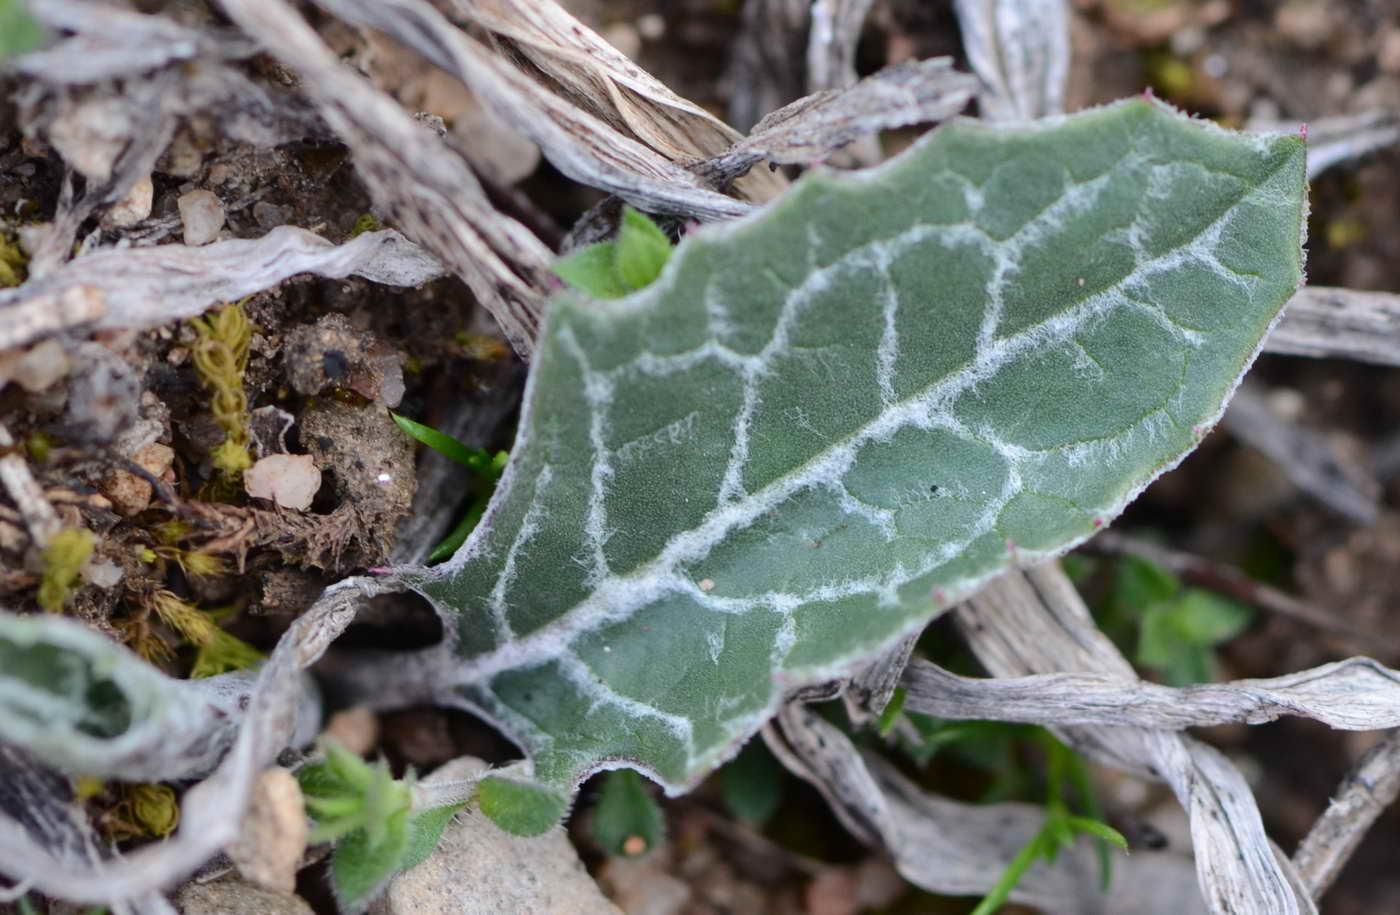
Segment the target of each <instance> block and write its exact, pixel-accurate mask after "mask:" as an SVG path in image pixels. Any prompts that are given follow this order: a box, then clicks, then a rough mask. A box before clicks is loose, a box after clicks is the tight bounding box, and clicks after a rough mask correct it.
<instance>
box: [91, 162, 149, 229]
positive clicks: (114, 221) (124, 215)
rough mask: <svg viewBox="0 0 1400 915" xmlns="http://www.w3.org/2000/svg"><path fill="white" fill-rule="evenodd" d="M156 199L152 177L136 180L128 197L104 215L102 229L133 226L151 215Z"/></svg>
mask: <svg viewBox="0 0 1400 915" xmlns="http://www.w3.org/2000/svg"><path fill="white" fill-rule="evenodd" d="M154 198H155V185H154V184H153V183H152V182H151V176H150V175H142V176H141V177H140V178H137V179H136V183H135V184H133V185H132V186H131V190H129V191H127V192H126V196H125V197H123V198H122V199H121V200H118V201H117V202H116V203H114V204H112V207H111V209H109V210H108V211H107V212H106V213H104V214H102V227H103V228H106V229H120V228H124V227H125V226H133V225H135V224H136V223H138V222H140V221H141V220H143V219H145V218H146V217H148V216H150V215H151V201H152V200H153V199H154Z"/></svg>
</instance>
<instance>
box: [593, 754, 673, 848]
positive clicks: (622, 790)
mask: <svg viewBox="0 0 1400 915" xmlns="http://www.w3.org/2000/svg"><path fill="white" fill-rule="evenodd" d="M665 827H666V822H665V818H664V817H663V816H662V814H661V808H660V807H658V806H657V804H656V800H655V799H654V798H652V796H651V794H650V793H649V792H648V791H647V788H646V785H645V784H644V783H643V782H642V777H641V776H640V775H638V774H637V773H636V772H635V771H633V770H632V769H617V770H615V771H613V772H609V773H608V774H607V775H606V776H604V778H603V790H602V792H601V793H600V794H599V796H598V804H597V806H596V807H594V808H593V837H594V838H595V839H597V840H598V844H599V845H601V846H603V850H604V851H606V852H607V853H608V854H610V855H620V856H622V857H626V858H636V857H640V856H641V855H644V854H646V853H647V852H649V851H651V850H652V849H653V848H655V847H656V846H658V845H660V844H661V840H662V835H663V833H664V832H665Z"/></svg>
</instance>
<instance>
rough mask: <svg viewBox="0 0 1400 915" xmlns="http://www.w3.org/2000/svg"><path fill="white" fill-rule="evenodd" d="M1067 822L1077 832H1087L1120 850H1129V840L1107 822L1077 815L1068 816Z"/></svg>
mask: <svg viewBox="0 0 1400 915" xmlns="http://www.w3.org/2000/svg"><path fill="white" fill-rule="evenodd" d="M1066 822H1067V823H1068V824H1069V826H1070V828H1071V829H1073V830H1075V831H1076V832H1083V833H1087V834H1089V835H1091V836H1093V837H1094V838H1096V839H1102V840H1103V841H1105V842H1107V843H1108V844H1109V845H1112V846H1113V847H1114V848H1117V849H1118V850H1119V851H1127V850H1128V840H1127V839H1125V838H1123V834H1122V833H1121V832H1119V831H1118V830H1116V829H1114V828H1113V827H1112V826H1109V825H1108V824H1107V823H1101V822H1099V821H1098V820H1091V819H1089V818H1088V817H1077V816H1071V817H1067V818H1066Z"/></svg>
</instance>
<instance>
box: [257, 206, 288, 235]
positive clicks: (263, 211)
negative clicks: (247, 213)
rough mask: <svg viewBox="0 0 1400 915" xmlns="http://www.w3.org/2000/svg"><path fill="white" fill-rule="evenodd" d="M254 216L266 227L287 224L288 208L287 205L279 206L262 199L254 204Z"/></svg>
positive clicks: (270, 227)
mask: <svg viewBox="0 0 1400 915" xmlns="http://www.w3.org/2000/svg"><path fill="white" fill-rule="evenodd" d="M253 218H254V219H256V220H257V221H258V225H260V226H262V227H263V228H264V229H272V228H276V227H277V226H280V225H285V224H286V222H287V210H286V208H285V207H279V206H278V205H277V204H275V203H268V202H267V201H266V200H260V201H258V202H257V203H255V204H253Z"/></svg>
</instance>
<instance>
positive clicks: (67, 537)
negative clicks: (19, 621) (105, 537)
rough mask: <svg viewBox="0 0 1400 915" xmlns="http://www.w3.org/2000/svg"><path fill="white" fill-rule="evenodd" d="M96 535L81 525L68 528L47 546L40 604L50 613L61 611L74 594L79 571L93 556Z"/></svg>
mask: <svg viewBox="0 0 1400 915" xmlns="http://www.w3.org/2000/svg"><path fill="white" fill-rule="evenodd" d="M95 542H96V538H95V537H93V535H92V531H90V530H88V529H86V528H82V527H65V528H63V529H62V530H60V531H59V532H58V533H56V534H54V535H53V537H51V538H50V539H49V542H48V544H46V545H45V546H44V574H43V577H42V578H41V579H40V581H39V595H38V599H39V606H41V607H43V608H44V609H45V610H47V611H49V612H50V613H62V612H63V605H64V604H66V603H68V598H70V597H71V596H72V595H73V586H74V585H76V584H77V583H78V573H79V572H81V571H82V568H83V564H84V563H85V562H87V561H88V558H89V557H90V556H92V548H93V544H94V543H95Z"/></svg>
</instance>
